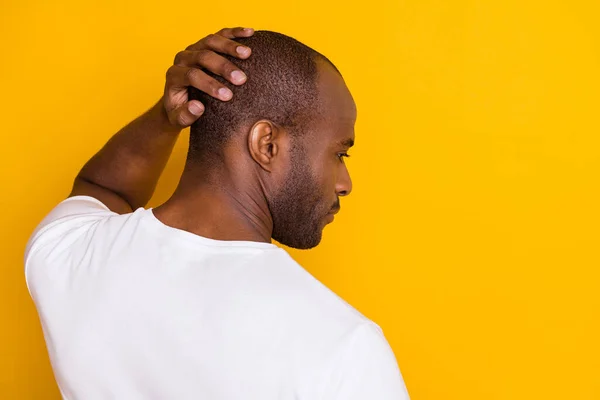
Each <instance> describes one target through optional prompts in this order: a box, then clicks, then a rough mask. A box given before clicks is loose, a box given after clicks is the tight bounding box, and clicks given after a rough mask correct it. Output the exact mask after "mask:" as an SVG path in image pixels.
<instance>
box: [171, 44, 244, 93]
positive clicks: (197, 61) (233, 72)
mask: <svg viewBox="0 0 600 400" xmlns="http://www.w3.org/2000/svg"><path fill="white" fill-rule="evenodd" d="M174 64H175V65H178V66H182V67H195V66H199V67H200V68H202V69H206V70H208V71H210V72H212V73H214V74H216V75H219V76H222V77H223V78H225V79H227V80H228V81H229V82H231V83H233V84H234V85H241V84H243V83H244V82H246V79H247V77H246V74H244V73H243V72H242V71H241V70H240V69H239V68H238V67H237V66H236V65H235V64H234V63H232V62H231V61H229V60H228V59H226V58H225V57H223V56H220V55H218V54H217V53H215V52H213V51H210V50H199V51H190V50H186V51H181V52H179V53H177V55H176V56H175V61H174Z"/></svg>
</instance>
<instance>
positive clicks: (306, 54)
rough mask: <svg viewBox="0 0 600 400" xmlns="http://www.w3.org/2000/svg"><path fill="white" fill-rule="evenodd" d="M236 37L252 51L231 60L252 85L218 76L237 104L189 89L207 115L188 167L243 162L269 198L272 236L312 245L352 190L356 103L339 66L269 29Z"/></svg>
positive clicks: (194, 134)
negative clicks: (348, 162) (349, 164)
mask: <svg viewBox="0 0 600 400" xmlns="http://www.w3.org/2000/svg"><path fill="white" fill-rule="evenodd" d="M237 40H238V41H239V42H240V43H242V44H244V45H246V46H248V47H250V48H251V49H252V56H251V57H249V58H248V59H246V60H237V59H235V60H234V59H232V58H230V60H231V61H233V62H234V63H236V64H237V65H238V66H239V67H240V68H241V69H242V70H243V71H245V72H246V74H247V75H248V80H247V82H246V83H245V84H244V85H242V86H233V85H230V84H228V83H227V82H226V81H225V80H223V79H221V78H219V77H217V79H219V81H220V82H222V83H224V84H226V85H227V86H228V87H229V88H230V89H231V90H232V91H233V93H234V96H233V99H232V100H230V101H229V102H221V101H219V100H215V99H213V98H211V97H209V96H207V95H205V94H203V93H201V92H199V91H197V90H195V89H190V98H192V99H198V100H200V101H202V102H203V103H204V105H205V108H206V112H205V113H204V115H203V116H202V117H201V118H200V119H199V120H198V121H197V122H196V123H194V125H192V128H191V134H190V150H189V154H188V165H191V166H193V165H195V164H201V165H202V167H203V168H207V167H208V164H210V165H211V166H212V168H222V167H223V163H227V162H229V163H233V164H234V165H243V166H244V167H243V168H241V170H242V173H243V174H244V178H243V179H245V180H248V181H252V182H253V183H255V185H256V186H257V187H259V188H260V189H261V191H262V192H263V194H264V199H265V200H266V204H267V207H268V210H269V212H270V214H271V217H272V220H273V233H272V237H273V239H275V240H277V241H278V242H280V243H282V244H285V245H287V246H290V247H294V248H301V249H308V248H312V247H314V246H316V245H317V244H318V243H319V242H320V240H321V235H322V230H323V228H324V227H325V225H326V224H327V223H328V222H331V220H332V219H333V216H332V213H334V212H337V210H339V196H345V195H347V194H349V193H350V191H351V186H352V184H351V181H350V176H349V174H348V170H347V169H346V166H345V164H344V160H343V157H344V155H345V154H346V152H347V151H348V149H349V147H351V146H352V144H353V141H354V122H355V120H356V108H355V104H354V100H353V99H352V96H351V95H350V92H349V91H348V89H347V87H346V85H345V83H344V81H343V79H342V77H341V75H340V74H339V72H338V71H337V69H336V68H335V67H334V66H333V64H332V63H331V62H330V61H329V60H327V59H326V58H325V57H324V56H322V55H321V54H319V53H317V52H316V51H314V50H312V49H311V48H309V47H307V46H305V45H304V44H302V43H300V42H298V41H296V40H294V39H292V38H290V37H288V36H285V35H282V34H279V33H275V32H268V31H258V32H256V33H255V34H254V36H252V37H250V38H244V39H237ZM207 160H210V161H207ZM208 168H211V167H208ZM238 173H239V169H238Z"/></svg>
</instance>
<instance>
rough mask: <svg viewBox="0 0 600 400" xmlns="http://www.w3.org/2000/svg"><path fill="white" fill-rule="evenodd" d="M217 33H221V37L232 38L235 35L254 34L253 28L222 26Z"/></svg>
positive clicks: (246, 35)
mask: <svg viewBox="0 0 600 400" xmlns="http://www.w3.org/2000/svg"><path fill="white" fill-rule="evenodd" d="M217 35H221V36H223V37H226V38H227V39H234V38H236V37H249V36H252V35H254V29H252V28H242V27H237V28H223V29H221V30H220V31H219V32H217Z"/></svg>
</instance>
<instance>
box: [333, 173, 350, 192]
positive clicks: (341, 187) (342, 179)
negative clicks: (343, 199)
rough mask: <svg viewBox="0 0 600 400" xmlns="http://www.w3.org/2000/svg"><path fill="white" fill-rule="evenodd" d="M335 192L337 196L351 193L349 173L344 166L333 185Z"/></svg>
mask: <svg viewBox="0 0 600 400" xmlns="http://www.w3.org/2000/svg"><path fill="white" fill-rule="evenodd" d="M335 192H336V194H337V195H338V196H348V195H349V194H350V192H352V179H350V173H349V172H348V168H346V166H344V168H343V170H342V173H340V175H339V176H338V180H337V182H336V184H335Z"/></svg>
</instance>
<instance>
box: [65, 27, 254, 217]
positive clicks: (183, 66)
mask: <svg viewBox="0 0 600 400" xmlns="http://www.w3.org/2000/svg"><path fill="white" fill-rule="evenodd" d="M253 34H254V30H253V29H243V28H233V29H222V30H221V31H219V32H218V33H216V34H213V35H208V36H207V37H205V38H204V39H202V40H200V41H199V42H197V43H195V44H193V45H191V46H189V47H188V48H187V49H186V50H184V51H182V52H180V53H178V54H177V56H176V57H175V62H174V65H173V66H171V67H170V68H169V70H168V71H167V82H166V84H165V91H164V95H163V97H162V98H161V100H160V101H159V102H158V103H156V104H155V105H154V107H152V108H151V109H150V110H148V111H147V112H146V113H144V114H143V115H141V116H140V117H138V118H137V119H135V120H134V121H132V122H131V123H129V124H128V125H127V126H125V127H124V128H122V129H121V130H120V131H119V132H118V133H117V134H116V135H114V136H113V137H112V138H111V139H110V140H109V141H108V143H106V145H105V146H104V147H103V148H102V150H100V151H99V152H98V153H97V154H96V155H95V156H94V157H92V159H91V160H89V161H88V162H87V164H86V165H85V166H84V167H83V169H82V170H81V172H79V175H78V176H77V178H76V179H75V183H74V184H73V191H72V192H71V196H77V195H85V196H91V197H94V198H96V199H98V200H100V201H101V202H102V203H104V204H105V205H106V206H107V207H108V208H110V209H111V210H112V211H115V212H117V213H120V214H124V213H128V212H131V211H132V210H135V209H136V208H138V207H143V206H145V205H146V203H147V202H148V200H150V198H151V197H152V194H153V193H154V188H155V187H156V183H157V182H158V178H159V177H160V174H161V173H162V171H163V169H164V167H165V165H166V163H167V161H168V159H169V156H170V155H171V151H172V150H173V146H174V145H175V142H176V141H177V137H178V136H179V135H178V133H179V132H181V130H182V129H183V128H185V127H187V126H190V125H191V124H192V123H194V121H196V120H197V119H198V117H200V115H202V113H203V112H204V105H203V104H202V103H200V102H199V101H195V100H194V101H188V87H189V86H194V87H195V88H197V89H198V90H200V91H203V92H205V93H207V94H209V95H211V96H213V97H216V98H218V99H221V100H223V101H228V100H230V99H231V98H232V93H231V90H229V89H228V88H226V87H224V86H223V85H222V84H221V83H219V82H218V81H217V80H215V79H214V78H212V77H210V76H209V75H208V74H207V73H206V72H204V71H203V70H205V71H210V72H212V73H214V74H217V75H219V76H221V77H223V78H224V79H226V80H228V81H229V82H231V83H233V84H234V85H241V84H243V83H244V82H245V81H246V76H245V75H244V73H243V72H242V71H240V70H239V69H238V68H237V67H236V66H235V65H234V64H233V63H231V62H230V61H228V60H227V59H226V58H225V57H223V56H222V55H219V54H218V53H221V54H228V55H231V56H234V57H237V58H247V57H249V56H250V49H249V48H247V47H245V46H240V45H239V44H238V43H236V42H235V41H234V39H235V38H238V37H248V36H252V35H253Z"/></svg>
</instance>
